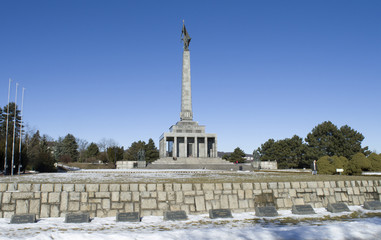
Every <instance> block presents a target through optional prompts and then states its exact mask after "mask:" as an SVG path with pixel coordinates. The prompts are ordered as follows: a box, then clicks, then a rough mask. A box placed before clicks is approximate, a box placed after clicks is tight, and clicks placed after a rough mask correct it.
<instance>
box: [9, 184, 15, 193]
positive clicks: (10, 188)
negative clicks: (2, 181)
mask: <svg viewBox="0 0 381 240" xmlns="http://www.w3.org/2000/svg"><path fill="white" fill-rule="evenodd" d="M14 191H17V183H8V192H14Z"/></svg>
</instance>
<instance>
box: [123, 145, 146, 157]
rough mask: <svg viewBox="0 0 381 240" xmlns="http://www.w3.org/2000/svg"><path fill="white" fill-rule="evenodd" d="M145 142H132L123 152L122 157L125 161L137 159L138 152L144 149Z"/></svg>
mask: <svg viewBox="0 0 381 240" xmlns="http://www.w3.org/2000/svg"><path fill="white" fill-rule="evenodd" d="M145 146H146V143H145V142H144V141H138V142H133V143H132V144H131V146H130V147H129V148H128V149H127V151H126V152H125V153H124V159H126V160H127V161H138V152H139V151H140V150H141V149H145Z"/></svg>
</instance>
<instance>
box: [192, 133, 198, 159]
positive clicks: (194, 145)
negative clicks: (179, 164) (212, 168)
mask: <svg viewBox="0 0 381 240" xmlns="http://www.w3.org/2000/svg"><path fill="white" fill-rule="evenodd" d="M193 139H194V140H193V153H192V155H193V157H195V158H197V146H196V145H197V136H195V137H194V138H193Z"/></svg>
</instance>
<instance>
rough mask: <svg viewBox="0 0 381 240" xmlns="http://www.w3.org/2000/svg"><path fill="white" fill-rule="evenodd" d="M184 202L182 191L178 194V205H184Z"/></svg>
mask: <svg viewBox="0 0 381 240" xmlns="http://www.w3.org/2000/svg"><path fill="white" fill-rule="evenodd" d="M183 201H184V195H183V192H181V191H178V192H176V203H182V202H183Z"/></svg>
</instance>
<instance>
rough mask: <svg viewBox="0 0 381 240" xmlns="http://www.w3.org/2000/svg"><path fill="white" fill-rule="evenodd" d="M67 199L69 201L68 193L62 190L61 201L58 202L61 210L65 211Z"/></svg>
mask: <svg viewBox="0 0 381 240" xmlns="http://www.w3.org/2000/svg"><path fill="white" fill-rule="evenodd" d="M68 201H69V193H68V192H62V193H61V203H60V209H61V211H67V208H68Z"/></svg>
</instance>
